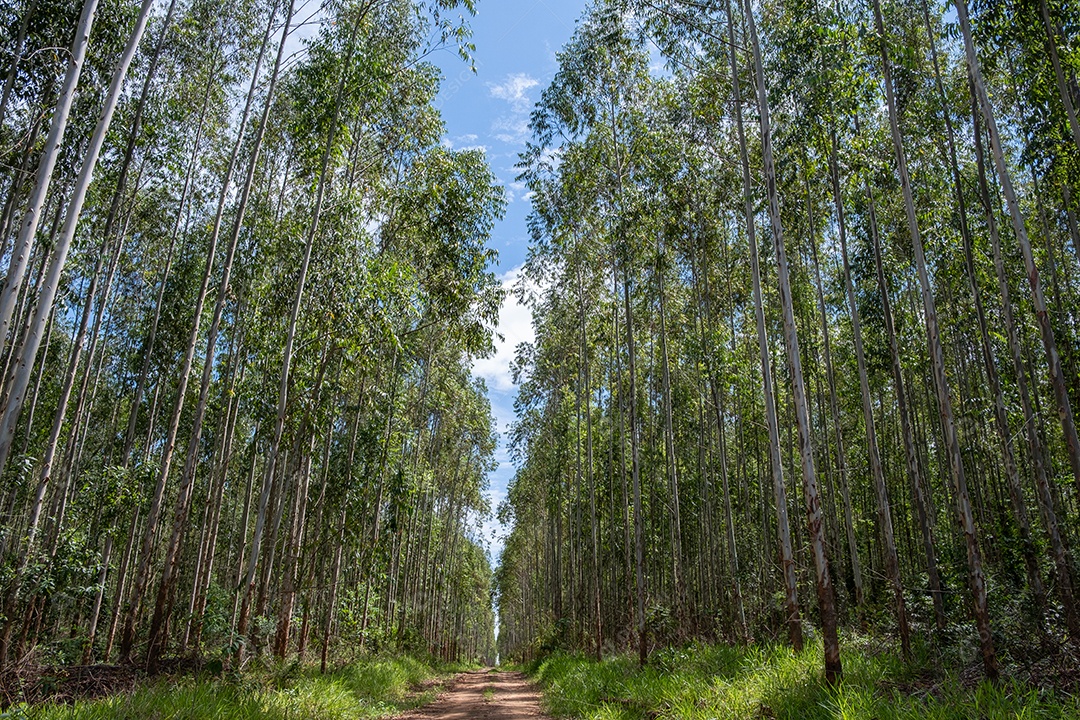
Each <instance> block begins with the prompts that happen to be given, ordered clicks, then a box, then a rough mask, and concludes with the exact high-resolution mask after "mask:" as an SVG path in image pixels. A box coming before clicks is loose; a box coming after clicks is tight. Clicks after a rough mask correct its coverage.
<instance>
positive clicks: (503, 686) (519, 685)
mask: <svg viewBox="0 0 1080 720" xmlns="http://www.w3.org/2000/svg"><path fill="white" fill-rule="evenodd" d="M546 717H547V716H546V715H544V714H543V713H542V712H540V693H539V692H537V690H536V688H535V687H534V686H533V685H532V684H531V683H530V682H529V681H528V679H527V678H526V677H525V676H524V675H522V674H521V673H514V672H496V671H494V670H478V671H476V672H469V673H462V674H461V675H458V676H457V677H455V678H454V679H453V680H452V681H450V683H449V684H448V685H447V689H446V692H444V693H443V694H442V695H440V696H439V699H438V700H436V701H435V702H433V703H431V704H430V705H428V706H426V707H423V708H420V709H419V710H414V711H413V712H411V713H408V714H407V715H402V716H400V717H399V718H398V720H459V719H460V720H465V718H476V719H477V720H543V718H546Z"/></svg>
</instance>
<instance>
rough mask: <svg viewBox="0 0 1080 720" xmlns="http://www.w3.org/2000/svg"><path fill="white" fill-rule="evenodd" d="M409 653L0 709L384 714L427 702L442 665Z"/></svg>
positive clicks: (132, 715) (37, 715) (178, 715)
mask: <svg viewBox="0 0 1080 720" xmlns="http://www.w3.org/2000/svg"><path fill="white" fill-rule="evenodd" d="M458 669H460V668H456V667H450V666H444V667H438V668H436V667H433V666H432V665H429V664H427V663H424V662H421V661H419V660H416V659H413V658H408V657H393V658H371V659H366V660H361V661H359V662H357V663H355V664H353V665H350V666H348V667H345V668H343V669H341V670H338V671H336V672H334V673H330V674H327V675H320V674H319V673H317V672H316V671H314V670H313V669H307V668H301V667H299V666H297V665H282V666H277V667H273V668H268V669H266V670H264V671H261V672H256V673H251V674H248V675H246V676H245V677H244V678H242V679H234V680H231V681H229V680H219V679H211V678H205V677H204V678H180V679H169V680H160V681H157V682H154V683H152V684H150V685H147V686H145V687H143V688H140V689H139V690H137V691H136V692H135V693H133V694H132V695H130V696H128V695H124V696H114V697H111V698H106V699H102V700H93V701H83V702H79V703H76V704H74V705H42V706H37V707H27V706H21V707H16V708H12V709H10V710H9V711H8V712H7V713H0V718H12V719H13V720H14V719H18V720H23V719H26V720H30V719H32V720H214V719H217V718H221V719H222V720H226V719H227V720H362V719H366V718H381V717H387V716H390V715H393V714H396V713H398V712H401V711H402V710H406V709H409V708H412V707H416V706H418V705H422V704H424V703H426V702H430V701H431V699H432V698H433V697H434V690H432V689H428V690H427V691H425V692H419V693H418V692H414V690H415V689H416V688H417V687H418V686H420V685H421V684H422V683H425V682H426V681H429V680H432V679H433V678H435V677H436V676H437V675H438V674H440V673H447V672H452V671H456V670H458Z"/></svg>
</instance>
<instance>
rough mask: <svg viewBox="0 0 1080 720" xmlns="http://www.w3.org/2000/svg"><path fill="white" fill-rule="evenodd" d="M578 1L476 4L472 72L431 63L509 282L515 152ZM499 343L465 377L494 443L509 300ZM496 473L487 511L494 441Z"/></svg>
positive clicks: (505, 390)
mask: <svg viewBox="0 0 1080 720" xmlns="http://www.w3.org/2000/svg"><path fill="white" fill-rule="evenodd" d="M585 3H586V0H479V2H478V3H477V5H478V11H477V15H476V17H474V18H472V21H471V25H472V28H473V42H474V43H475V44H476V73H475V74H474V73H473V72H472V70H471V69H470V68H469V67H468V66H467V65H466V64H465V63H464V62H462V61H461V59H460V58H459V57H458V56H457V55H456V54H455V53H454V52H453V50H445V51H441V52H440V53H438V54H437V55H436V56H434V57H433V58H432V60H433V62H435V64H437V65H438V66H439V67H440V68H442V71H443V75H444V80H443V85H442V91H441V92H440V94H439V98H438V100H437V105H438V107H439V109H440V110H441V111H442V115H443V120H444V121H445V123H446V128H447V132H446V137H445V138H444V141H443V142H444V144H445V145H446V146H447V147H450V148H454V149H458V150H462V149H469V148H482V149H483V150H484V151H485V152H486V154H487V158H488V162H489V163H490V164H491V167H492V169H493V170H494V171H495V173H496V174H497V175H498V177H499V180H500V182H501V183H502V184H503V185H504V186H505V187H506V191H507V200H508V201H509V205H508V207H507V211H506V218H505V219H504V220H503V221H502V222H501V223H500V224H499V225H498V227H496V229H495V232H494V234H493V236H492V240H491V245H492V247H494V248H495V249H496V250H498V251H499V267H498V270H497V272H498V273H499V275H500V277H501V279H502V281H503V283H504V284H505V285H507V286H509V285H510V284H512V283H513V282H514V281H515V280H516V278H517V274H518V270H519V268H520V267H521V264H522V263H523V262H524V261H525V256H526V253H527V251H528V246H529V235H528V230H527V228H526V224H525V221H526V218H527V217H528V214H529V200H528V197H526V193H525V190H524V188H523V187H521V185H520V184H518V183H516V182H515V177H516V176H517V170H516V169H515V168H514V165H515V164H516V163H517V159H518V153H519V152H521V151H522V150H523V149H524V147H525V142H526V140H527V139H528V136H529V131H528V122H529V114H530V112H531V110H532V107H533V104H534V103H535V102H536V101H537V100H538V99H539V97H540V93H541V92H542V91H543V89H544V88H545V87H546V86H547V85H548V83H549V82H550V81H551V79H552V77H553V76H554V75H555V72H556V70H557V63H556V60H555V54H556V53H557V52H558V51H559V50H560V49H561V48H562V46H563V45H564V44H565V43H566V42H567V41H568V40H569V39H570V36H571V35H572V34H573V32H574V23H575V21H576V20H577V18H578V17H579V16H580V15H581V13H582V11H583V10H584V8H585ZM498 330H499V333H500V334H501V335H502V336H503V338H504V339H503V340H502V341H500V342H498V343H497V352H496V354H495V356H494V357H491V358H487V359H484V360H480V361H478V362H477V363H476V365H475V366H474V369H473V372H474V373H475V374H476V375H477V376H479V377H482V378H484V380H485V381H486V382H487V385H488V389H489V391H490V398H491V406H492V411H493V413H494V415H495V420H496V423H497V425H498V431H499V434H500V437H501V439H502V440H505V438H506V434H507V433H506V430H507V428H508V426H509V424H510V423H511V422H512V421H513V419H514V396H515V393H516V389H515V388H514V385H513V382H512V380H511V378H510V361H511V360H512V359H513V356H514V348H515V347H516V346H517V345H518V343H521V342H524V341H529V340H531V339H532V337H533V334H532V325H531V318H530V315H529V312H528V310H526V309H525V308H523V307H521V306H520V305H518V304H517V302H515V301H514V299H513V298H509V299H508V301H507V303H506V304H505V305H504V306H503V309H502V313H501V316H500V322H499V328H498ZM497 459H498V460H499V469H498V470H497V471H495V472H494V473H493V474H492V475H491V478H490V479H491V489H490V491H489V495H490V498H491V502H492V509H493V510H494V509H495V508H496V507H497V506H498V504H499V502H501V501H502V500H503V499H504V498H505V497H506V487H507V484H508V483H509V482H510V480H511V479H512V478H513V476H514V467H513V465H512V464H511V462H510V457H509V454H508V452H507V448H506V446H505V442H500V445H499V450H498V456H497ZM505 531H506V529H505V528H502V527H500V526H499V525H498V523H497V522H495V521H494V519H492V520H491V521H489V522H488V523H487V526H486V528H485V535H486V537H487V540H488V541H489V543H490V549H491V552H492V559H493V560H495V559H497V558H498V555H499V553H500V552H501V550H502V536H503V534H504V533H505Z"/></svg>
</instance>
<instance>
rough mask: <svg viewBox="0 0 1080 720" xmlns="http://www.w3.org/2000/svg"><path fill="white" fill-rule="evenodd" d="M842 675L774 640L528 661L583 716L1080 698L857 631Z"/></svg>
mask: <svg viewBox="0 0 1080 720" xmlns="http://www.w3.org/2000/svg"><path fill="white" fill-rule="evenodd" d="M846 647H849V648H854V647H858V648H859V649H858V650H852V651H849V652H848V653H847V655H846V658H845V665H844V668H845V673H844V681H843V683H842V684H841V685H840V687H838V688H835V689H830V688H829V687H828V686H827V685H826V684H825V682H824V680H823V678H822V675H821V671H820V668H819V663H820V660H819V658H820V653H821V648H820V646H819V645H818V646H817V647H813V646H811V647H808V648H807V649H806V650H805V651H804V652H802V653H800V654H798V655H796V654H793V653H792V652H791V650H790V649H788V648H783V647H779V646H770V647H757V648H738V647H730V646H708V645H701V644H695V645H690V646H687V647H685V648H680V649H668V650H664V651H662V652H659V653H657V654H656V655H655V657H654V658H653V661H652V662H650V664H649V665H648V666H646V667H645V668H639V667H638V666H637V662H636V660H635V659H634V658H631V657H626V656H615V657H612V658H608V659H605V660H604V662H602V663H597V662H596V661H595V660H591V659H586V658H584V657H582V656H578V655H566V654H556V655H552V656H551V657H547V658H545V659H543V660H540V661H538V662H536V663H534V664H533V666H532V667H531V668H530V669H531V671H532V673H533V674H534V675H535V677H536V678H537V680H538V681H539V682H540V683H541V685H542V686H543V688H544V698H545V703H546V705H547V708H548V709H549V711H550V712H551V713H553V714H554V715H556V716H557V717H566V718H579V719H581V720H601V719H603V720H615V719H616V718H617V719H618V720H637V719H638V718H656V719H658V720H661V719H669V718H670V719H672V720H674V719H675V718H678V719H679V720H694V719H698V720H706V719H707V718H717V717H722V718H732V720H740V719H743V718H745V719H747V720H750V719H751V718H778V719H783V720H815V719H820V720H856V719H864V718H877V719H878V720H924V719H925V720H949V719H955V720H968V719H969V718H985V719H986V720H991V719H993V720H1005V719H1006V718H1041V719H1046V720H1050V719H1052V718H1062V719H1064V718H1075V717H1078V716H1080V701H1078V700H1077V698H1075V697H1071V696H1069V695H1067V694H1063V693H1062V694H1058V693H1054V692H1052V691H1041V690H1039V689H1036V688H1032V687H1028V686H1025V685H1023V684H1022V683H1019V682H1014V681H1006V682H1004V683H1002V684H1001V685H996V686H995V685H992V684H990V683H988V682H982V683H980V684H978V685H974V686H972V685H970V684H968V683H967V681H966V680H963V679H961V678H960V677H959V676H958V675H956V674H941V673H939V672H936V671H934V670H933V669H931V668H929V667H925V666H922V665H918V664H916V665H904V664H903V663H901V662H899V660H898V659H897V658H896V657H895V656H893V655H891V654H881V653H880V652H878V651H876V650H875V649H873V648H872V647H869V646H867V645H866V644H865V643H859V642H858V641H857V639H856V638H849V641H848V642H847V643H846Z"/></svg>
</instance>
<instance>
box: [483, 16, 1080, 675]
mask: <svg viewBox="0 0 1080 720" xmlns="http://www.w3.org/2000/svg"><path fill="white" fill-rule="evenodd" d="M1078 30H1080V6H1077V4H1076V3H1075V2H1072V1H1071V0H1062V1H1061V2H1059V1H1058V0H1007V1H1004V2H983V1H981V0H971V2H970V3H969V2H968V0H955V2H951V3H949V4H948V5H943V4H941V3H939V2H936V1H935V0H854V1H850V0H761V2H758V3H754V2H750V0H746V1H745V2H740V1H739V0H597V2H595V3H594V4H593V5H592V6H591V7H590V8H589V9H588V10H587V12H586V14H585V15H584V16H583V18H582V20H581V21H580V22H579V24H578V26H577V30H576V33H575V35H574V37H573V39H572V40H571V41H570V43H569V44H568V45H567V46H566V47H565V48H564V49H563V51H562V52H561V53H560V55H559V58H558V59H559V70H558V73H557V74H556V76H555V78H554V80H553V82H552V83H551V84H550V86H549V87H548V88H547V89H546V90H545V91H544V93H543V96H542V100H541V101H540V103H539V104H538V106H537V108H536V110H535V112H534V113H533V116H532V124H531V126H532V131H533V140H532V144H531V145H530V147H529V149H528V151H527V152H526V153H525V154H524V155H523V156H522V160H521V169H522V174H523V179H524V180H526V181H527V182H528V185H529V189H530V191H531V192H532V197H533V212H532V215H531V229H532V235H533V238H534V241H533V242H534V244H533V247H532V251H531V255H530V259H529V262H528V264H527V266H526V269H525V278H526V280H525V282H524V283H523V284H522V285H521V287H520V288H519V291H520V293H521V294H522V296H523V298H525V299H526V300H527V301H528V302H529V303H530V304H531V307H532V309H533V317H534V325H535V327H536V332H537V337H536V340H535V342H534V343H532V344H529V345H526V346H522V347H521V348H520V350H519V353H518V359H517V366H516V370H517V373H518V376H519V379H520V380H521V383H522V386H521V392H520V395H519V399H518V420H517V424H516V426H515V429H514V432H513V443H514V448H515V451H516V454H517V457H518V459H519V471H518V473H517V475H516V478H515V480H514V482H513V484H512V485H511V488H510V491H509V495H508V499H507V501H506V502H505V503H504V504H503V505H502V506H501V507H500V509H499V512H500V517H501V518H502V519H503V520H504V521H505V522H508V523H511V524H512V531H511V534H510V535H509V537H508V539H507V543H506V549H505V552H504V554H503V557H502V561H501V565H500V567H499V568H498V570H497V571H496V597H497V604H498V608H499V614H500V619H501V628H500V638H499V649H500V652H501V653H502V654H503V656H504V657H510V656H513V657H529V656H535V655H536V654H537V653H538V652H542V651H544V650H546V649H549V648H553V647H565V648H571V649H573V648H577V649H582V650H586V649H587V650H589V651H591V652H593V653H595V654H596V655H597V656H599V655H600V654H601V653H602V652H605V651H612V650H622V649H630V648H635V649H636V650H637V651H638V652H639V653H640V661H641V662H642V663H645V662H646V661H647V658H648V655H649V654H650V652H651V649H652V648H657V647H661V646H664V645H670V644H676V643H680V642H683V641H685V640H688V639H690V638H705V639H720V640H725V641H729V642H743V643H746V642H752V641H754V640H768V639H771V638H777V639H784V640H785V641H787V642H790V644H791V645H793V646H794V647H795V648H796V649H800V648H801V647H802V645H803V643H804V642H807V640H808V638H807V633H808V632H812V633H813V635H814V639H815V640H816V639H817V638H818V637H820V638H821V640H822V642H823V647H824V653H825V656H824V669H825V677H826V679H827V680H828V681H830V682H835V681H836V680H838V679H839V678H840V676H841V673H842V659H843V647H842V645H841V642H840V640H839V639H838V638H839V637H840V635H841V631H842V630H843V629H844V628H851V629H859V628H862V629H867V628H869V629H871V630H873V631H875V632H877V633H879V634H883V635H885V636H886V637H889V638H891V639H892V640H891V642H893V643H894V647H895V648H896V650H897V652H898V654H900V653H902V654H903V655H904V656H905V657H910V656H911V654H912V652H913V651H912V647H913V645H914V644H915V643H916V642H919V643H922V644H925V641H926V640H929V641H930V642H931V643H932V644H935V645H937V646H938V647H943V646H953V647H956V648H959V650H960V652H961V653H962V654H963V655H964V657H965V658H966V660H967V661H970V662H976V661H977V659H978V661H981V666H982V668H983V671H984V673H985V675H986V676H987V677H988V678H990V679H996V678H997V677H998V676H999V675H1000V674H1001V673H1002V672H1009V668H1011V667H1014V665H1015V663H1016V662H1018V661H1019V659H1023V658H1027V659H1029V660H1030V659H1032V658H1040V657H1044V656H1046V655H1055V654H1058V653H1061V652H1062V651H1065V652H1066V653H1067V652H1068V650H1067V649H1068V648H1069V647H1070V646H1071V645H1072V644H1073V643H1076V642H1077V641H1080V615H1078V609H1077V597H1076V593H1077V589H1076V587H1077V585H1076V583H1077V575H1076V570H1077V566H1076V557H1075V554H1074V548H1076V547H1077V545H1078V541H1080V537H1078V534H1080V442H1078V439H1077V429H1076V421H1075V416H1074V412H1075V410H1076V408H1077V407H1078V406H1080V374H1078V373H1080V366H1078V363H1080V344H1078V343H1080V328H1078V323H1077V307H1078V305H1077V303H1078V302H1080V295H1078V292H1080V286H1078V283H1080V275H1078V271H1080V230H1078V225H1077V223H1078V221H1077V217H1076V215H1077V213H1078V212H1080V206H1078V205H1077V195H1080V193H1078V192H1077V183H1078V182H1080V164H1078V161H1080V124H1078V121H1077V116H1076V104H1077V91H1078V88H1077V83H1076V69H1077V63H1078V62H1080V55H1078V54H1077V53H1078V48H1080V45H1078V42H1080V37H1078V36H1077V31H1078ZM818 631H820V636H818Z"/></svg>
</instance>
